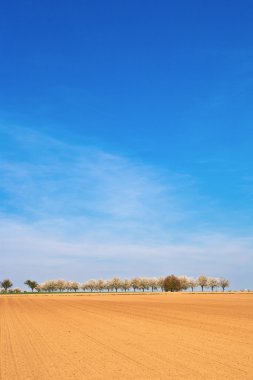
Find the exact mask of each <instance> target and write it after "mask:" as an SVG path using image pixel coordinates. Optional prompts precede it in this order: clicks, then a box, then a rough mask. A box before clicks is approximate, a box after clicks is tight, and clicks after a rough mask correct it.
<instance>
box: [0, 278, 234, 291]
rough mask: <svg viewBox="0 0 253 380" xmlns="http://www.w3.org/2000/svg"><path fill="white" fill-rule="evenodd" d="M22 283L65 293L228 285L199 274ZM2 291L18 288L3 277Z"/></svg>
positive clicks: (169, 289) (160, 289) (224, 286)
mask: <svg viewBox="0 0 253 380" xmlns="http://www.w3.org/2000/svg"><path fill="white" fill-rule="evenodd" d="M24 284H25V285H26V286H27V287H28V288H29V289H30V290H31V291H32V292H34V290H35V291H37V292H64V291H68V292H70V291H74V292H77V291H83V292H118V291H123V292H128V291H133V292H136V291H142V292H144V291H152V292H154V291H165V292H168V291H170V292H178V291H183V290H188V289H190V290H191V291H194V289H196V288H200V289H201V290H202V292H203V291H204V289H211V290H212V291H214V289H218V288H221V289H222V290H223V291H224V290H225V289H226V288H228V287H229V280H227V279H225V278H216V277H207V276H203V275H202V276H199V277H198V278H191V277H187V276H175V275H173V274H172V275H170V276H167V277H159V278H155V277H154V278H146V277H134V278H132V279H121V278H118V277H114V278H112V279H110V280H89V281H86V282H84V283H83V284H80V283H78V282H76V281H65V280H61V279H60V280H48V281H45V282H43V283H41V284H39V283H37V281H34V280H26V281H25V282H24ZM0 286H1V292H4V293H7V292H8V293H21V292H22V290H21V289H20V288H13V283H12V281H11V280H10V279H5V280H3V281H1V282H0Z"/></svg>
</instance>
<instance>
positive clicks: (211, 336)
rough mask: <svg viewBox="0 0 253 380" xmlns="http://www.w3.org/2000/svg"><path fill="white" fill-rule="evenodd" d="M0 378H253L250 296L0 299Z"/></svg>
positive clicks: (43, 379) (251, 300)
mask: <svg viewBox="0 0 253 380" xmlns="http://www.w3.org/2000/svg"><path fill="white" fill-rule="evenodd" d="M0 379H1V380H16V379H22V380H23V379H24V380H29V379H36V380H49V379H53V380H54V379H56V380H57V379H61V380H65V379H69V380H70V379H87V380H89V379H120V380H121V379H143V380H144V379H145V380H146V379H194V380H197V379H202V380H203V379H215V380H219V379H222V380H224V379H229V380H232V379H236V380H240V379H251V380H252V379H253V295H252V294H182V293H180V294H157V295H91V296H89V295H66V296H65V295H49V296H46V295H31V296H29V295H19V296H15V295H14V296H0Z"/></svg>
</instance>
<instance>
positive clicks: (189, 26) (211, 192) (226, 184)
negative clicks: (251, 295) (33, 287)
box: [0, 0, 253, 288]
mask: <svg viewBox="0 0 253 380" xmlns="http://www.w3.org/2000/svg"><path fill="white" fill-rule="evenodd" d="M0 7H1V9H0V52H1V59H0V73H1V75H0V258H1V263H0V279H1V278H3V277H11V278H12V279H13V281H14V283H15V285H22V283H23V281H24V280H26V279H27V278H35V279H37V280H38V281H43V280H45V279H48V278H57V277H64V278H66V279H76V280H78V281H83V280H86V279H89V278H96V277H103V278H108V277H110V276H113V275H119V276H134V275H143V276H159V275H165V274H170V273H175V274H187V275H190V276H197V275H199V274H202V273H204V274H207V275H210V276H224V277H228V278H229V279H230V280H231V287H232V288H250V287H251V288H252V287H253V284H252V278H253V263H252V259H253V238H252V231H253V228H252V227H253V202H252V201H253V149H252V146H253V140H252V138H253V130H252V122H253V107H252V105H253V2H252V1H249V0H245V1H243V2H241V3H240V2H238V1H224V0H219V1H218V0H217V1H216V0H215V1H213V0H212V1H197V0H193V1H188V0H184V1H183V0H181V1H180V0H179V1H156V2H154V1H147V0H145V1H132V0H130V1H127V2H121V1H111V0H109V1H96V0H94V1H78V0H77V1H74V2H70V1H64V0H62V1H52V0H51V1H47V0H45V1H43V2H35V1H25V0H24V1H22V2H21V1H9V2H2V3H1V6H0Z"/></svg>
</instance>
